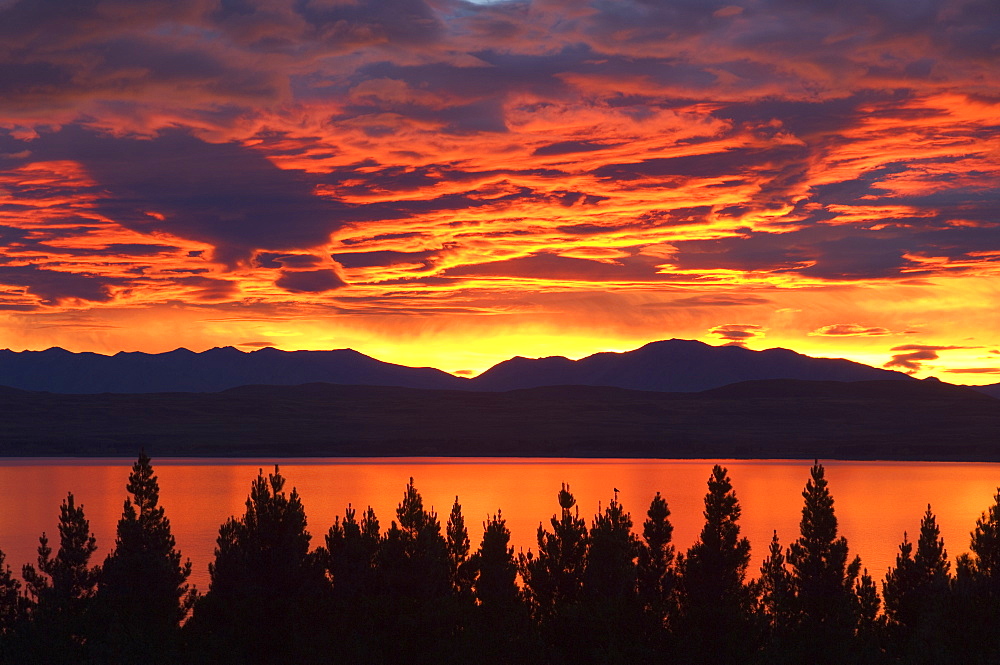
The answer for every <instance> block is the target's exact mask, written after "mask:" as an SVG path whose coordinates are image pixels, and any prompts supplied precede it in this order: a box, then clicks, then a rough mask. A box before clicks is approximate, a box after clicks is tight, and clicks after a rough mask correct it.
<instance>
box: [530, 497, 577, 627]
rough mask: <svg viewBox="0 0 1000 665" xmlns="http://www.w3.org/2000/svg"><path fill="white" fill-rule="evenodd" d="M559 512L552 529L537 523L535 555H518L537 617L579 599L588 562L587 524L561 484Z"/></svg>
mask: <svg viewBox="0 0 1000 665" xmlns="http://www.w3.org/2000/svg"><path fill="white" fill-rule="evenodd" d="M558 500H559V508H560V514H559V515H558V516H556V515H553V517H552V519H551V520H550V522H551V524H552V531H546V530H545V529H544V528H542V525H541V524H539V525H538V533H537V541H538V554H537V556H536V555H533V554H532V553H531V551H530V550H529V551H528V553H527V554H526V555H525V554H522V555H521V556H520V557H519V568H520V572H521V577H522V578H523V579H524V585H525V591H526V592H527V597H528V600H529V603H530V605H531V607H532V611H533V612H534V613H535V614H536V616H537V617H538V618H539V619H545V618H549V617H551V616H552V615H553V614H554V613H555V612H556V610H557V608H558V607H559V606H560V605H563V604H566V603H572V602H575V601H578V600H579V599H580V591H581V589H582V586H583V571H584V568H585V566H586V562H587V558H586V555H587V545H588V534H587V524H586V522H584V520H583V519H581V518H580V509H579V508H577V507H576V499H575V498H574V497H573V494H572V492H570V489H569V485H567V484H565V483H563V486H562V489H561V490H560V491H559V495H558Z"/></svg>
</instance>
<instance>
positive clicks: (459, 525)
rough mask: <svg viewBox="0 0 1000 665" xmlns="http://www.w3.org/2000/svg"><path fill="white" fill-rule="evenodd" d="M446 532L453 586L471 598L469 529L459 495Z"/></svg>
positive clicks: (459, 593) (471, 574) (464, 595)
mask: <svg viewBox="0 0 1000 665" xmlns="http://www.w3.org/2000/svg"><path fill="white" fill-rule="evenodd" d="M445 533H446V535H447V544H448V563H449V564H450V566H449V568H450V571H449V572H450V577H451V585H452V588H453V589H454V590H455V593H457V594H458V595H459V596H460V597H470V598H471V593H472V576H473V571H472V568H471V567H470V565H469V549H470V544H469V530H468V529H466V528H465V518H464V517H463V516H462V505H461V504H460V503H459V502H458V497H457V496H456V497H455V503H454V504H453V505H452V507H451V514H450V515H448V525H447V527H446V528H445Z"/></svg>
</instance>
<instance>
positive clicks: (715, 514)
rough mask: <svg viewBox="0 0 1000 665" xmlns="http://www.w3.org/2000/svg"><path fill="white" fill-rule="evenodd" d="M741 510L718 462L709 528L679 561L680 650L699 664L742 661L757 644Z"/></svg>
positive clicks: (707, 519)
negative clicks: (740, 524)
mask: <svg viewBox="0 0 1000 665" xmlns="http://www.w3.org/2000/svg"><path fill="white" fill-rule="evenodd" d="M741 512H742V511H741V508H740V504H739V501H738V500H737V498H736V493H735V492H734V491H733V486H732V483H731V482H730V480H729V476H728V474H727V473H726V469H724V468H723V467H721V466H719V465H718V464H716V465H715V467H714V468H713V469H712V474H711V476H709V479H708V493H707V494H706V495H705V512H704V515H705V526H704V527H703V528H702V530H701V535H700V536H699V537H698V540H697V541H696V542H695V544H694V545H692V546H691V548H690V549H689V550H688V551H687V554H686V555H684V556H683V557H681V558H680V561H679V562H678V567H679V569H680V592H681V593H680V619H679V620H680V626H679V631H680V633H681V634H682V635H683V640H684V643H683V644H681V645H680V648H681V650H682V653H685V654H687V658H688V659H689V660H692V661H693V662H699V663H706V664H709V663H731V662H742V661H743V660H745V659H746V658H747V657H748V655H749V653H751V652H752V650H753V649H754V648H755V639H754V636H753V635H752V631H751V621H750V609H751V599H752V590H751V589H750V587H749V586H748V585H747V584H746V571H747V566H748V564H749V562H750V541H749V540H747V539H746V538H741V537H740V527H739V523H738V522H739V518H740V515H741Z"/></svg>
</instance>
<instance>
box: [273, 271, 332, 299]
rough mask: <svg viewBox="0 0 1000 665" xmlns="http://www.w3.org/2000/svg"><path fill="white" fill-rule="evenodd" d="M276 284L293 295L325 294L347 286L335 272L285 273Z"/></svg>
mask: <svg viewBox="0 0 1000 665" xmlns="http://www.w3.org/2000/svg"><path fill="white" fill-rule="evenodd" d="M274 284H275V286H277V287H279V288H282V289H284V290H286V291H290V292H292V293H323V292H324V291H333V290H334V289H339V288H341V287H344V286H347V283H346V282H345V281H344V280H343V279H342V278H341V277H340V275H338V274H337V273H336V272H335V271H333V270H302V271H297V272H292V271H285V272H282V274H281V277H279V278H278V279H277V280H275V282H274Z"/></svg>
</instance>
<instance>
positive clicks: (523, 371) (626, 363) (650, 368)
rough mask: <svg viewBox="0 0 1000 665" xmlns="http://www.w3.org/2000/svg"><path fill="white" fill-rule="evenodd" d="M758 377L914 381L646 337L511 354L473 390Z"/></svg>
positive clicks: (830, 363) (708, 383) (842, 363)
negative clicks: (546, 353) (603, 348)
mask: <svg viewBox="0 0 1000 665" xmlns="http://www.w3.org/2000/svg"><path fill="white" fill-rule="evenodd" d="M762 379H801V380H809V381H878V380H913V379H912V377H910V376H908V375H906V374H903V373H901V372H893V371H890V370H885V369H877V368H875V367H870V366H868V365H862V364H861V363H856V362H852V361H850V360H843V359H831V358H812V357H810V356H805V355H802V354H800V353H796V352H794V351H789V350H788V349H768V350H766V351H751V350H750V349H746V348H743V347H740V346H711V345H709V344H704V343H702V342H697V341H694V340H686V339H671V340H666V341H661V342H650V343H649V344H646V345H645V346H643V347H641V348H639V349H636V350H634V351H628V352H625V353H596V354H594V355H592V356H588V357H586V358H582V359H580V360H575V361H574V360H569V359H568V358H563V357H558V356H556V357H551V358H539V359H537V360H532V359H529V358H520V357H518V358H512V359H511V360H507V361H504V362H502V363H500V364H498V365H495V366H494V367H492V368H490V369H489V370H487V371H486V372H484V373H483V374H480V375H479V376H477V377H476V378H475V379H472V381H471V383H472V385H473V386H474V387H475V389H476V390H515V389H518V388H536V387H541V386H551V385H560V384H563V385H580V386H613V387H616V388H627V389H629V390H652V391H658V392H698V391H702V390H709V389H711V388H718V387H720V386H725V385H729V384H731V383H737V382H739V381H756V380H762Z"/></svg>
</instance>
